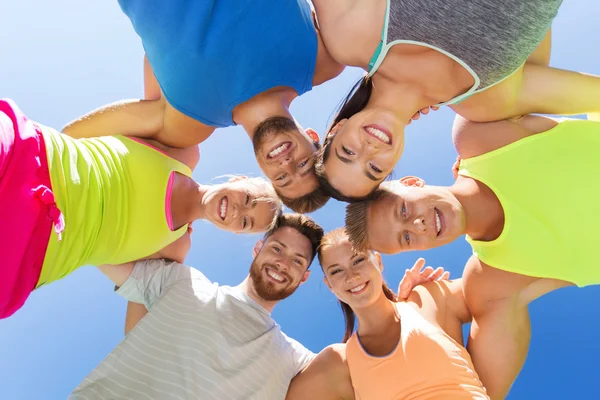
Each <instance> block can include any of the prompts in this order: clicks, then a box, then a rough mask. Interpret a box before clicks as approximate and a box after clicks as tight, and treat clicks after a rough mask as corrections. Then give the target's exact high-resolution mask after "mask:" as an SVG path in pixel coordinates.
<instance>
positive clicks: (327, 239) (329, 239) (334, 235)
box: [318, 228, 398, 343]
mask: <svg viewBox="0 0 600 400" xmlns="http://www.w3.org/2000/svg"><path fill="white" fill-rule="evenodd" d="M345 240H348V233H347V232H346V229H345V228H338V229H334V230H333V231H331V232H327V234H326V235H325V236H323V239H321V245H320V246H319V250H318V252H319V263H320V264H321V269H323V248H324V247H326V246H334V245H336V244H340V243H343V242H344V241H345ZM381 289H382V290H383V294H384V295H385V297H386V298H387V299H388V300H390V301H394V302H396V301H398V296H397V295H396V293H394V291H392V289H390V288H389V286H388V285H387V283H385V281H383V285H382V287H381ZM338 301H339V302H340V307H341V309H342V313H343V314H344V321H345V324H346V331H345V332H344V339H343V341H342V343H346V342H347V341H348V340H349V339H350V337H351V336H352V333H353V332H354V325H355V324H356V315H354V311H353V310H352V307H350V306H349V305H348V304H346V303H344V302H343V301H341V300H338Z"/></svg>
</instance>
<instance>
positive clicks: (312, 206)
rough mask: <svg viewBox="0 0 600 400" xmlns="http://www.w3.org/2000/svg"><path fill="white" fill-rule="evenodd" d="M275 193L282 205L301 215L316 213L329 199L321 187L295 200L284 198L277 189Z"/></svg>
mask: <svg viewBox="0 0 600 400" xmlns="http://www.w3.org/2000/svg"><path fill="white" fill-rule="evenodd" d="M275 191H276V192H277V196H279V198H280V199H281V201H282V202H283V204H285V205H286V206H288V207H289V208H291V209H292V210H294V211H295V212H298V213H302V214H304V213H311V212H313V211H317V210H318V209H319V208H321V207H323V206H324V205H325V204H327V202H328V201H329V198H330V197H329V195H328V194H327V193H325V191H324V190H323V188H322V187H321V186H319V187H318V188H316V189H315V190H313V191H312V192H310V193H308V194H305V195H304V196H301V197H298V198H297V199H292V198H290V197H285V196H283V195H282V194H281V193H279V192H278V191H277V189H275Z"/></svg>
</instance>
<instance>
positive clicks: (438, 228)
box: [433, 208, 442, 236]
mask: <svg viewBox="0 0 600 400" xmlns="http://www.w3.org/2000/svg"><path fill="white" fill-rule="evenodd" d="M433 212H434V213H435V231H436V236H440V232H442V221H441V220H440V213H439V212H438V210H437V209H435V208H434V209H433Z"/></svg>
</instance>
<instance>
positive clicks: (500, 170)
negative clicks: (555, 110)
mask: <svg viewBox="0 0 600 400" xmlns="http://www.w3.org/2000/svg"><path fill="white" fill-rule="evenodd" d="M599 173H600V123H599V122H594V121H584V120H565V121H562V122H561V123H559V124H558V125H557V126H556V127H554V128H553V129H551V130H549V131H546V132H543V133H540V134H537V135H533V136H530V137H527V138H525V139H522V140H519V141H517V142H514V143H512V144H510V145H508V146H505V147H502V148H500V149H497V150H495V151H492V152H489V153H486V154H483V155H481V156H478V157H473V158H470V159H465V160H462V162H461V166H460V170H459V174H461V175H464V176H467V177H470V178H473V179H476V180H478V181H480V182H482V183H484V184H485V185H487V186H488V187H489V188H490V189H491V190H492V191H493V192H494V193H495V194H496V196H498V199H499V201H500V203H501V204H502V208H503V209H504V215H505V222H504V229H503V231H502V233H501V234H500V236H499V237H498V238H497V239H496V240H494V241H491V242H481V241H477V240H473V239H471V238H469V237H467V241H468V242H469V243H470V244H471V246H472V247H473V252H474V254H475V255H476V256H477V257H478V258H479V259H480V260H481V261H483V262H485V263H486V264H488V265H490V266H492V267H495V268H499V269H502V270H505V271H509V272H516V273H519V274H523V275H528V276H535V277H544V278H555V279H561V280H565V281H569V282H572V283H575V284H576V285H578V286H586V285H591V284H598V283H600V268H598V266H597V257H596V254H595V250H596V249H597V248H598V237H597V236H598V235H597V233H598V227H599V226H600V212H598V210H597V208H598V199H600V179H598V174H599Z"/></svg>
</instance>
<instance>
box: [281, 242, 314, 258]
mask: <svg viewBox="0 0 600 400" xmlns="http://www.w3.org/2000/svg"><path fill="white" fill-rule="evenodd" d="M274 242H276V243H277V244H279V245H280V246H281V247H283V248H284V249H287V248H288V246H287V245H285V244H283V243H282V242H280V241H279V240H277V239H275V240H274ZM294 255H297V256H298V257H301V258H304V259H305V260H306V261H308V258H306V257H305V256H303V255H302V254H300V253H294Z"/></svg>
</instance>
